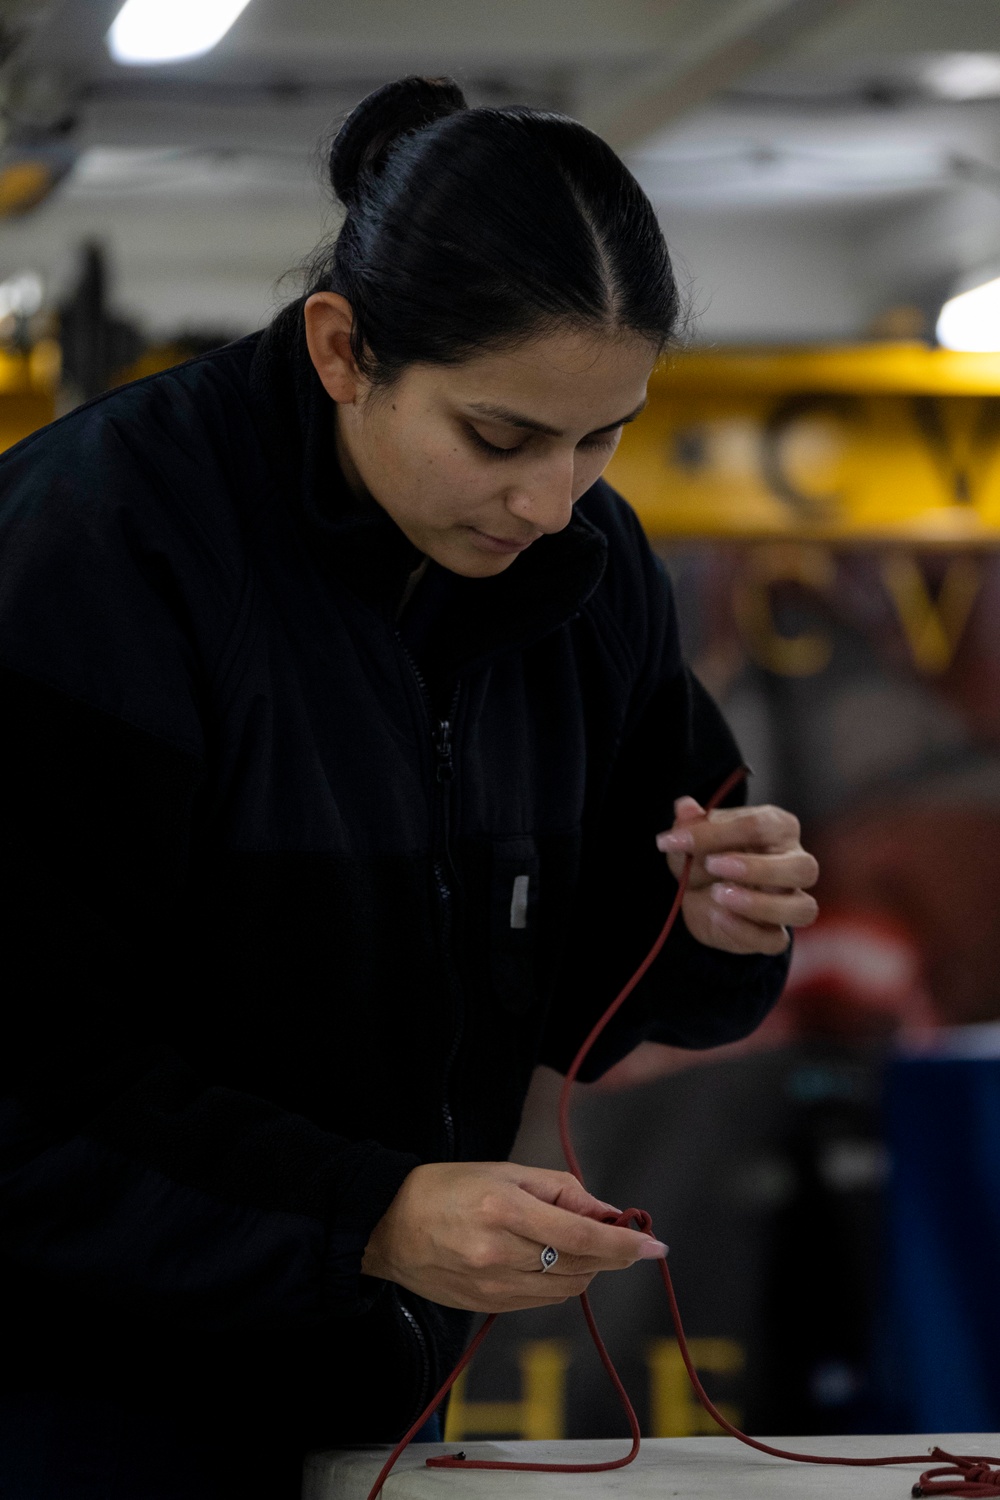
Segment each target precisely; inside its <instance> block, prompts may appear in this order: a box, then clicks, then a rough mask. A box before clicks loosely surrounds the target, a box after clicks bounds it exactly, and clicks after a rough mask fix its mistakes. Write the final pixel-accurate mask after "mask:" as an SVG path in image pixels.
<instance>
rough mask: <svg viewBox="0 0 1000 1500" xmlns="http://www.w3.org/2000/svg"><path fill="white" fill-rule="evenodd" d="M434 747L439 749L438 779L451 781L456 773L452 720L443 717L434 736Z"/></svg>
mask: <svg viewBox="0 0 1000 1500" xmlns="http://www.w3.org/2000/svg"><path fill="white" fill-rule="evenodd" d="M434 748H435V750H436V751H437V758H438V764H437V779H438V781H450V780H451V778H452V776H453V775H454V774H455V765H454V762H453V761H452V758H451V720H450V719H442V720H441V721H440V723H439V724H438V727H437V734H436V735H435V736H434Z"/></svg>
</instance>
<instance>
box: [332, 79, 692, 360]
mask: <svg viewBox="0 0 1000 1500" xmlns="http://www.w3.org/2000/svg"><path fill="white" fill-rule="evenodd" d="M330 180H331V182H332V185H333V189H334V192H335V193H336V195H337V197H338V198H339V199H340V201H341V202H342V203H343V205H344V207H345V208H346V210H347V216H346V218H345V220H344V223H343V226H342V228H341V230H340V233H339V235H338V236H337V239H336V240H335V242H334V243H333V245H332V246H328V247H325V248H323V249H321V250H320V251H319V252H318V254H317V255H316V257H315V258H314V260H313V263H312V266H311V268H310V271H309V289H310V291H320V290H326V291H336V292H340V293H341V294H342V295H343V296H344V297H346V299H347V300H348V302H350V304H351V307H352V310H353V312H354V335H353V342H354V352H355V355H356V356H357V358H358V361H359V363H360V365H361V367H362V369H363V370H364V371H365V373H366V374H367V375H369V376H370V378H372V379H373V380H374V381H376V382H377V383H382V384H384V383H387V382H390V381H392V380H393V379H394V378H395V376H396V375H398V374H399V372H400V371H401V370H402V369H404V368H405V367H406V366H407V365H410V364H414V363H429V364H456V363H458V362H460V361H461V360H463V359H466V358H468V357H469V356H470V355H472V354H474V353H475V352H477V351H479V350H482V349H486V348H491V347H493V348H495V347H498V346H499V347H503V346H509V345H512V344H515V343H517V342H519V341H520V340H522V339H524V338H526V337H529V336H531V335H532V334H534V333H537V332H540V331H542V330H544V329H546V328H554V327H558V326H560V325H566V324H568V325H570V326H590V327H597V328H604V329H608V330H609V331H615V332H618V331H621V332H625V331H630V332H634V333H638V334H641V335H643V336H644V337H646V338H648V339H649V340H650V341H651V343H653V344H655V345H656V346H657V347H659V348H662V347H663V346H664V344H665V343H666V342H667V340H668V339H669V338H670V335H671V333H672V332H673V329H674V326H675V324H676V321H677V316H678V294H677V287H676V283H675V281H674V277H673V273H672V270H671V266H670V257H669V255H668V253H667V247H666V244H665V243H664V239H663V235H662V233H661V231H660V227H659V224H658V223H657V220H656V215H655V213H654V211H653V207H652V204H651V203H650V202H649V199H648V198H647V197H646V195H645V193H644V192H643V191H642V189H641V188H640V187H639V184H638V183H637V182H636V180H635V178H634V177H633V176H632V174H631V173H630V172H629V171H628V169H627V168H626V167H625V166H624V164H623V163H622V162H621V161H620V160H619V158H618V157H617V156H616V155H615V153H614V152H613V151H612V150H611V147H610V146H608V145H607V144H606V143H605V142H604V141H602V140H601V139H600V137H599V136H596V135H594V134H593V132H592V131H590V130H587V129H586V127H585V126H583V125H580V124H579V123H578V122H577V121H575V120H570V119H567V118H566V117H565V116H562V115H556V114H547V113H543V112H542V111H539V110H534V109H528V108H521V107H508V108H502V109H499V108H498V109H490V108H483V109H469V108H467V106H466V103H465V99H464V97H463V95H462V92H461V90H460V89H459V87H458V85H457V84H455V83H453V82H452V81H451V80H450V79H432V78H403V79H400V80H399V81H398V82H396V83H390V84H386V85H385V87H384V88H380V89H376V91H375V92H374V93H372V94H369V95H368V96H367V98H365V99H363V100H362V101H361V103H360V104H359V105H358V106H357V107H356V108H355V109H354V110H353V111H352V113H351V114H350V115H349V116H348V118H347V120H346V121H345V122H344V124H343V126H342V127H341V129H340V130H339V132H338V134H337V136H336V139H335V140H334V142H333V146H332V149H331V152H330Z"/></svg>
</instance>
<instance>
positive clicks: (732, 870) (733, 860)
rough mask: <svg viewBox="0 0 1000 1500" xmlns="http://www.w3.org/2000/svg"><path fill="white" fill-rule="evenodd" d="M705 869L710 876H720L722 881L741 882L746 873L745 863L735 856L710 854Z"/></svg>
mask: <svg viewBox="0 0 1000 1500" xmlns="http://www.w3.org/2000/svg"><path fill="white" fill-rule="evenodd" d="M705 869H706V870H707V871H708V873H709V874H710V875H721V876H722V878H723V879H724V880H742V878H743V876H744V875H745V874H746V872H747V867H746V861H745V860H742V859H740V858H738V856H737V855H735V854H710V855H709V856H708V858H707V859H706V861H705Z"/></svg>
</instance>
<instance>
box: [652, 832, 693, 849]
mask: <svg viewBox="0 0 1000 1500" xmlns="http://www.w3.org/2000/svg"><path fill="white" fill-rule="evenodd" d="M656 846H657V848H658V849H660V850H661V852H662V853H664V854H690V852H691V850H692V849H693V848H694V838H693V836H692V835H691V834H690V833H683V832H682V833H661V834H660V836H659V838H658V839H657V840H656Z"/></svg>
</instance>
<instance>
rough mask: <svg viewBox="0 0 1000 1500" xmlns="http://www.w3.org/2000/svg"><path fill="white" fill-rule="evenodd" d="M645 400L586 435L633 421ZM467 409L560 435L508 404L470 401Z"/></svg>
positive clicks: (522, 426)
mask: <svg viewBox="0 0 1000 1500" xmlns="http://www.w3.org/2000/svg"><path fill="white" fill-rule="evenodd" d="M645 405H646V403H645V401H642V402H640V404H639V405H638V406H637V407H636V408H635V411H630V412H629V414H628V416H627V417H619V418H618V420H617V422H608V423H607V425H606V426H604V427H594V428H592V429H591V432H590V433H588V434H587V435H588V437H590V436H592V435H593V433H597V432H614V430H615V428H616V427H624V426H625V425H626V423H628V422H634V421H635V419H636V417H637V416H638V415H639V413H640V412H641V411H642V410H643V409H644V408H645ZM468 409H469V411H471V412H475V413H476V415H477V416H480V417H487V418H488V419H489V420H490V421H491V422H505V423H506V424H507V426H508V427H521V428H523V429H524V431H525V432H543V433H544V434H545V436H546V437H562V433H561V432H560V430H559V428H558V427H549V426H548V425H547V423H545V422H536V421H535V419H534V417H526V416H524V414H523V413H522V412H518V411H512V410H511V408H510V407H509V406H493V405H492V404H491V403H490V402H488V401H470V403H469V407H468Z"/></svg>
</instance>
